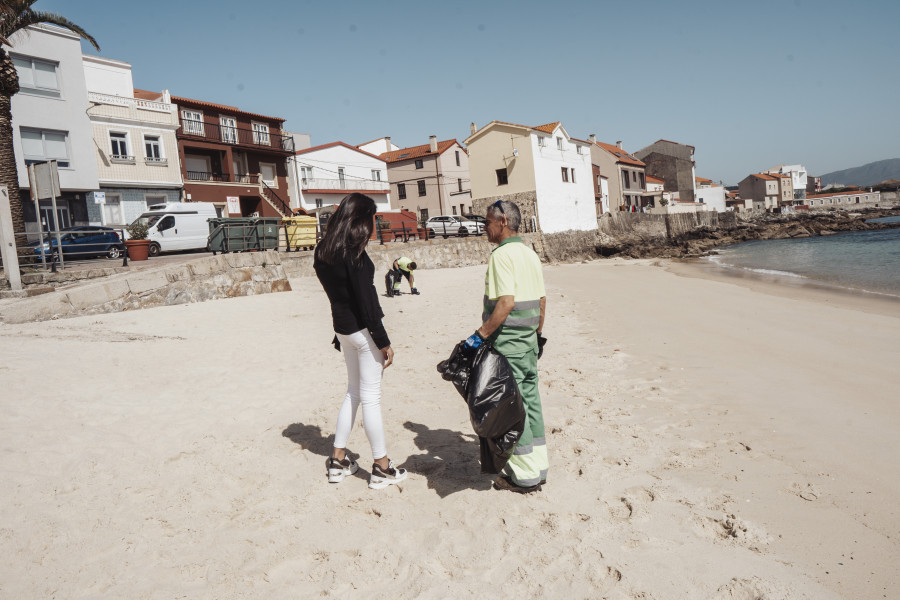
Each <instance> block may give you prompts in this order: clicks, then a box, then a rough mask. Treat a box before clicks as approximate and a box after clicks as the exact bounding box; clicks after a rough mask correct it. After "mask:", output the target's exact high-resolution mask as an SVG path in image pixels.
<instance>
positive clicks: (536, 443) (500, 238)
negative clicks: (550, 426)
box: [465, 200, 550, 493]
mask: <svg viewBox="0 0 900 600" xmlns="http://www.w3.org/2000/svg"><path fill="white" fill-rule="evenodd" d="M486 217H487V225H486V227H485V231H486V232H487V236H488V241H490V242H491V243H492V244H497V247H496V248H494V250H493V251H492V252H491V256H490V259H488V268H487V274H486V276H485V280H484V283H485V285H484V310H483V313H482V315H481V320H482V323H481V327H479V328H478V329H477V330H476V331H475V333H473V334H472V335H471V336H470V337H469V338H468V339H466V342H465V345H466V346H467V347H469V348H477V347H478V346H480V345H481V343H482V342H483V341H484V340H486V339H488V340H490V341H491V343H492V344H493V346H494V349H495V350H497V352H499V353H500V354H502V355H503V356H505V357H506V359H507V360H508V361H509V364H510V366H511V367H512V371H513V375H514V377H515V379H516V383H517V384H518V386H519V392H520V393H521V394H522V401H523V403H524V405H525V427H524V431H523V432H522V437H521V438H519V443H518V444H517V445H516V449H515V451H514V453H513V456H512V457H510V459H509V462H507V463H506V466H505V467H504V469H503V470H504V474H503V475H501V476H500V477H498V478H497V479H496V480H495V481H494V489H498V490H508V491H512V492H517V493H529V492H536V491H539V490H540V489H541V484H543V483H546V481H547V471H548V469H549V466H550V465H549V460H548V457H547V444H546V438H545V436H544V416H543V412H542V409H541V396H540V394H539V392H538V371H537V361H538V358H540V356H541V355H542V354H543V350H544V344H545V343H546V341H547V340H546V339H545V338H544V337H543V336H542V335H541V332H542V331H543V327H544V313H545V311H546V307H547V294H546V292H545V291H544V275H543V273H542V272H541V260H540V259H539V258H538V256H537V254H535V252H534V250H532V249H531V248H530V247H529V246H526V245H525V244H524V243H523V242H522V238H521V237H519V235H518V231H519V225H520V224H521V222H522V215H521V213H520V211H519V207H518V206H516V204H515V203H513V202H506V201H499V200H498V201H497V202H495V203H494V204H492V205H491V206H490V207H489V208H488V209H487V215H486Z"/></svg>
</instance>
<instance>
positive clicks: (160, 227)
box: [156, 215, 175, 231]
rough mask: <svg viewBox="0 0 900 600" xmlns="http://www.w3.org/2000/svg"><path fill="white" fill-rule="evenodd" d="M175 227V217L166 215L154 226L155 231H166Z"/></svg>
mask: <svg viewBox="0 0 900 600" xmlns="http://www.w3.org/2000/svg"><path fill="white" fill-rule="evenodd" d="M173 227H175V217H173V216H172V215H166V216H165V217H163V218H162V221H160V222H159V223H157V224H156V230H157V231H165V230H166V229H172V228H173Z"/></svg>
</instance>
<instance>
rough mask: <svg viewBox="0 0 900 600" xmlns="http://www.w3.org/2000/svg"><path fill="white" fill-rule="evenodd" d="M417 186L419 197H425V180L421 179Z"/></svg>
mask: <svg viewBox="0 0 900 600" xmlns="http://www.w3.org/2000/svg"><path fill="white" fill-rule="evenodd" d="M416 185H418V186H419V195H420V196H424V195H425V180H424V179H420V180H419V181H417V182H416Z"/></svg>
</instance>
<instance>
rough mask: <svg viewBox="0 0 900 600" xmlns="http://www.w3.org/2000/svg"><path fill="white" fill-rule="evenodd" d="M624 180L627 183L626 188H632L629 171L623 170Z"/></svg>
mask: <svg viewBox="0 0 900 600" xmlns="http://www.w3.org/2000/svg"><path fill="white" fill-rule="evenodd" d="M622 180H623V182H624V184H625V189H626V190H627V189H631V182H629V180H628V171H622Z"/></svg>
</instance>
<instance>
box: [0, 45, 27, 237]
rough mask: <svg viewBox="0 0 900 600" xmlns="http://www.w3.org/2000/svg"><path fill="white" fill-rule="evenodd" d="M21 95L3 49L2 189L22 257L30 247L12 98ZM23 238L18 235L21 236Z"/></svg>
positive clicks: (0, 82)
mask: <svg viewBox="0 0 900 600" xmlns="http://www.w3.org/2000/svg"><path fill="white" fill-rule="evenodd" d="M18 91H19V76H18V74H17V73H16V68H15V66H14V65H13V64H12V61H11V60H10V59H9V55H8V54H7V53H6V50H4V49H3V48H0V185H5V186H6V189H7V191H8V192H9V206H10V210H11V212H12V221H13V231H15V232H16V234H17V235H16V247H17V248H19V254H22V253H23V250H22V247H23V246H24V247H26V248H27V247H28V240H27V238H26V237H25V235H24V233H25V217H24V214H23V212H22V199H21V196H20V195H19V174H18V171H17V170H16V151H15V146H14V144H13V127H12V110H11V100H12V96H13V95H15V94H16V93H18ZM20 233H21V234H22V235H18V234H20Z"/></svg>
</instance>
